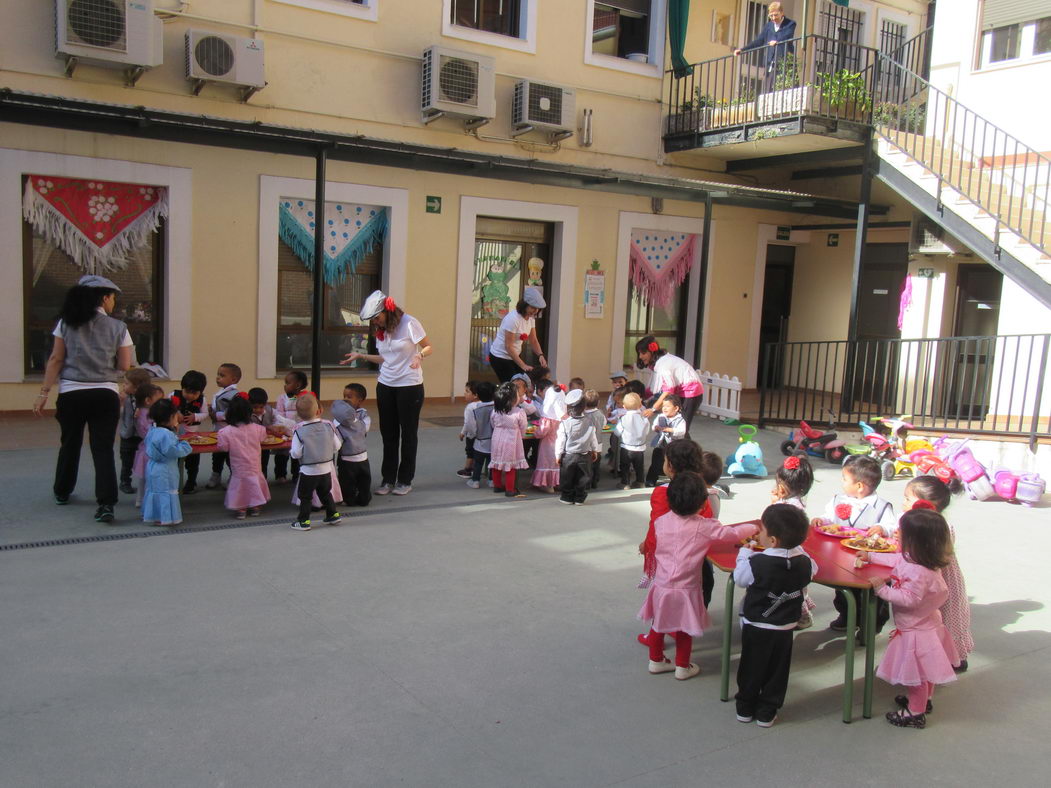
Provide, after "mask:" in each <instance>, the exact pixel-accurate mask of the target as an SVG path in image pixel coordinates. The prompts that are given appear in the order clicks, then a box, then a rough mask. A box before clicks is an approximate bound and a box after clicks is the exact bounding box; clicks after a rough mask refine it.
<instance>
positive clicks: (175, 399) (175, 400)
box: [172, 394, 182, 408]
mask: <svg viewBox="0 0 1051 788" xmlns="http://www.w3.org/2000/svg"><path fill="white" fill-rule="evenodd" d="M172 405H173V406H174V407H176V408H178V407H181V406H182V400H181V399H179V398H178V397H177V396H176V395H175V394H172Z"/></svg>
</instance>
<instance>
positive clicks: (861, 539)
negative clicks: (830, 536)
mask: <svg viewBox="0 0 1051 788" xmlns="http://www.w3.org/2000/svg"><path fill="white" fill-rule="evenodd" d="M840 544H841V545H843V547H845V548H846V549H847V550H864V551H866V552H868V553H896V552H898V550H899V549H900V548H899V547H898V543H897V542H892V541H891V540H890V539H885V538H883V537H882V536H857V537H854V538H853V539H844V540H843V541H842V542H840Z"/></svg>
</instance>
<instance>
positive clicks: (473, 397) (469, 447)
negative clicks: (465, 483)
mask: <svg viewBox="0 0 1051 788" xmlns="http://www.w3.org/2000/svg"><path fill="white" fill-rule="evenodd" d="M477 385H478V383H477V382H476V381H473V380H469V381H467V382H466V383H465V384H464V387H463V399H464V402H466V403H467V404H466V405H465V406H464V409H463V428H462V429H461V430H460V440H462V441H464V452H465V453H466V454H467V459H466V460H465V461H464V464H463V467H462V468H460V470H458V471H457V472H456V475H457V476H459V477H460V478H461V479H470V478H471V473H472V471H473V469H474V410H475V408H477V407H478V393H477V392H476V391H475V386H477Z"/></svg>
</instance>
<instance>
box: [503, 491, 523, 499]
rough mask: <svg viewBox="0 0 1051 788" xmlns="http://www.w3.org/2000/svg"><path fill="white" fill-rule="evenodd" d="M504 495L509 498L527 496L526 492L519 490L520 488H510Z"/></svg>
mask: <svg viewBox="0 0 1051 788" xmlns="http://www.w3.org/2000/svg"><path fill="white" fill-rule="evenodd" d="M504 495H506V496H507V497H508V498H525V497H526V494H525V493H520V492H518V490H508V491H507V492H506V493H504Z"/></svg>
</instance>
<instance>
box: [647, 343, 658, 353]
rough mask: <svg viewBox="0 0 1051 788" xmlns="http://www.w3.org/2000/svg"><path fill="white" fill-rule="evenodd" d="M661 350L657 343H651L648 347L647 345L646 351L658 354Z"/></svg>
mask: <svg viewBox="0 0 1051 788" xmlns="http://www.w3.org/2000/svg"><path fill="white" fill-rule="evenodd" d="M660 349H661V346H660V345H658V344H657V343H656V342H650V343H649V344H648V345H646V350H648V351H650V353H656V352H657V351H658V350H660Z"/></svg>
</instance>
